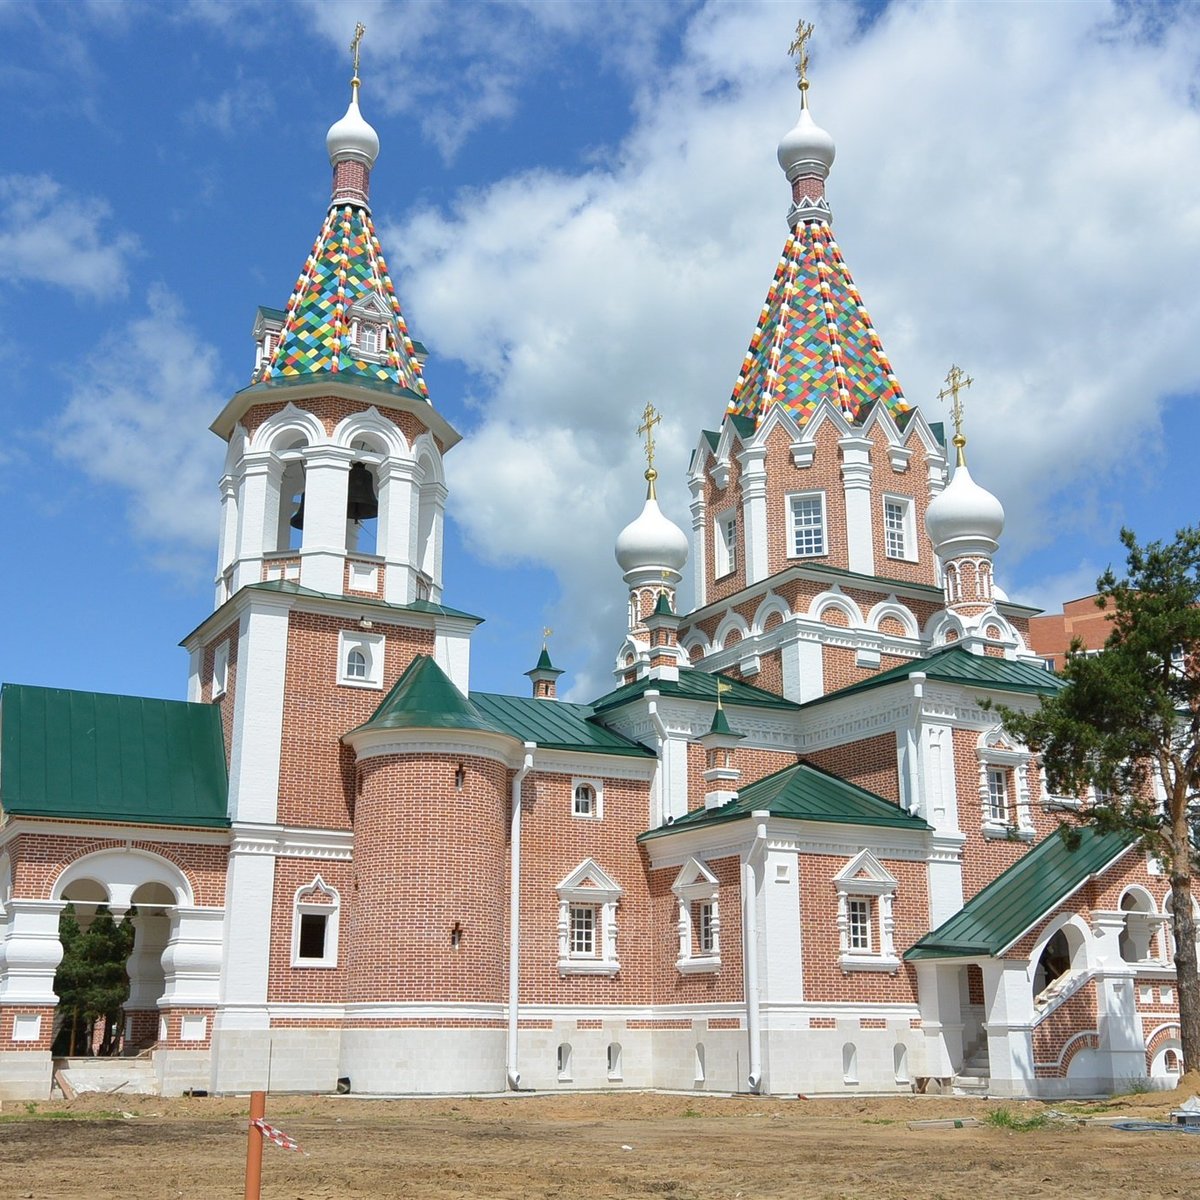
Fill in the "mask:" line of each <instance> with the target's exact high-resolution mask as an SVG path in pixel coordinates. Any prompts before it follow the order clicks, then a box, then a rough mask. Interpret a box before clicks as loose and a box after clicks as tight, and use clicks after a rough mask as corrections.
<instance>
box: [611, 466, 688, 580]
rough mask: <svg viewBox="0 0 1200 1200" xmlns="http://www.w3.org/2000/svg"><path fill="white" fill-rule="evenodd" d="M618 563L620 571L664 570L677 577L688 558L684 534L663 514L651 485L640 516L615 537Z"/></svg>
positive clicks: (686, 541)
mask: <svg viewBox="0 0 1200 1200" xmlns="http://www.w3.org/2000/svg"><path fill="white" fill-rule="evenodd" d="M616 552H617V563H618V564H619V565H620V567H621V570H622V571H624V572H625V573H626V574H628V573H629V572H630V571H638V570H646V569H648V568H665V569H667V570H669V571H674V572H675V573H676V574H679V573H681V572H682V571H683V567H684V564H685V563H686V562H687V557H688V540H687V535H686V534H685V533H684V532H683V530H682V529H680V528H679V526H678V525H676V524H675V522H674V521H671V520H668V518H667V517H665V516H664V515H663V511H662V509H661V508H659V507H658V500H657V499H656V498H655V496H654V486H653V483H651V486H650V488H649V494H648V495H647V496H646V503H645V505H644V506H643V508H642V511H641V514H640V515H639V516H638V517H637V519H636V520H634V521H631V522H630V523H629V524H628V525H626V526H625V528H624V529H622V530H621V532H620V533H619V534H618V535H617V547H616Z"/></svg>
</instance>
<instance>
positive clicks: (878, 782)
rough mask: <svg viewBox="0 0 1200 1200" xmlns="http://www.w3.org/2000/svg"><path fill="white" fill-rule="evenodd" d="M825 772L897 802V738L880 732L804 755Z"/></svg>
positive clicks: (898, 799)
mask: <svg viewBox="0 0 1200 1200" xmlns="http://www.w3.org/2000/svg"><path fill="white" fill-rule="evenodd" d="M806 757H807V758H808V760H809V761H810V762H812V763H814V764H815V765H816V766H818V767H820V768H821V769H822V770H824V771H829V772H830V773H831V774H833V775H837V776H839V777H840V778H842V779H848V780H850V782H851V783H856V784H858V786H859V787H862V788H866V789H867V791H869V792H874V793H875V794H876V795H877V796H882V797H883V798H884V799H885V800H890V801H891V802H892V803H893V804H899V803H900V772H899V768H898V767H897V765H896V735H895V734H894V733H881V734H878V735H877V736H875V737H869V738H863V739H862V740H861V741H858V742H846V743H845V744H844V745H841V746H831V747H830V748H829V749H827V750H816V751H814V752H813V753H811V754H809V755H807V756H806Z"/></svg>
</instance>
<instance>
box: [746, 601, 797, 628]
mask: <svg viewBox="0 0 1200 1200" xmlns="http://www.w3.org/2000/svg"><path fill="white" fill-rule="evenodd" d="M772 613H778V614H779V615H780V616H781V617H782V618H783V619H784V620H785V621H786V620H787V619H788V618H789V617H790V616H791V615H792V610H791V609H790V608H788V606H787V602H786V601H785V600H784V599H783V598H782V597H781V596H778V595H776V593H775V592H768V593H767V594H766V595H765V596H764V597H763V601H762V603H761V604H760V605H759V606H758V611H757V612H756V613H755V614H754V620H753V621H751V622H750V630H751V632H752V633H753V634H754V635H755V636H757V635H759V634H762V633H765V632H766V624H767V618H768V617H769V616H770V615H771V614H772Z"/></svg>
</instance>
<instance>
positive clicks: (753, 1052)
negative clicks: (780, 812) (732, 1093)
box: [742, 809, 771, 1092]
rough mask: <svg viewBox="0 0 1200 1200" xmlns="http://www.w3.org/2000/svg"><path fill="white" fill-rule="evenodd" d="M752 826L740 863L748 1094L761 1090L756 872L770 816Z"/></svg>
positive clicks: (760, 816)
mask: <svg viewBox="0 0 1200 1200" xmlns="http://www.w3.org/2000/svg"><path fill="white" fill-rule="evenodd" d="M750 815H751V818H752V819H753V821H754V823H755V825H754V840H753V841H752V842H751V843H750V849H749V850H748V851H747V852H746V861H745V862H743V863H742V929H743V946H744V950H743V954H742V962H743V966H744V970H745V981H744V982H745V991H746V1035H747V1037H748V1038H749V1041H750V1074H749V1077H748V1078H747V1080H746V1082H747V1083H748V1084H749V1086H750V1091H752V1092H758V1090H759V1089H760V1088H761V1087H762V1022H761V1020H760V1016H759V990H758V872H757V864H758V863H760V862H761V861H762V858H763V855H764V854H765V852H766V848H767V821H768V819H769V818H770V816H771V814H770V813H769V812H767V811H766V810H765V809H756V810H755V811H754V812H753V813H751V814H750Z"/></svg>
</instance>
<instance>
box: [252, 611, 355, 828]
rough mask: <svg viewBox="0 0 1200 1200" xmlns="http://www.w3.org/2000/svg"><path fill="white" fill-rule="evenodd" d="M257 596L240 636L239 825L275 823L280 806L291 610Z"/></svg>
mask: <svg viewBox="0 0 1200 1200" xmlns="http://www.w3.org/2000/svg"><path fill="white" fill-rule="evenodd" d="M251 594H252V595H255V599H254V600H253V601H252V603H251V605H250V607H249V608H248V609H247V611H246V612H244V613H243V614H242V620H241V628H240V630H239V633H238V680H237V696H236V699H235V701H234V708H233V736H232V743H233V744H232V746H231V747H230V753H229V815H230V817H231V818H232V819H233V820H235V821H263V822H273V821H274V820H275V816H276V812H277V811H278V804H279V755H280V742H281V740H282V737H283V682H284V674H285V670H286V668H287V649H288V637H287V635H288V607H287V603H286V601H283V602H281V601H280V600H279V599H277V598H276V597H273V596H271V595H270V594H269V593H261V594H255V593H251ZM330 669H331V670H332V667H331V668H330Z"/></svg>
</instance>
